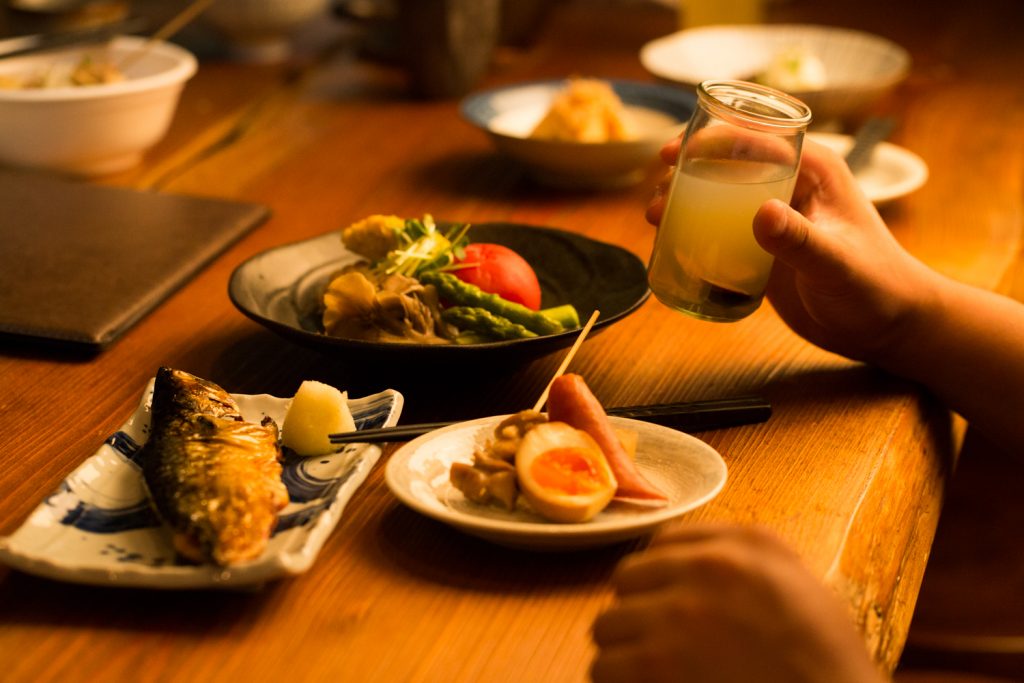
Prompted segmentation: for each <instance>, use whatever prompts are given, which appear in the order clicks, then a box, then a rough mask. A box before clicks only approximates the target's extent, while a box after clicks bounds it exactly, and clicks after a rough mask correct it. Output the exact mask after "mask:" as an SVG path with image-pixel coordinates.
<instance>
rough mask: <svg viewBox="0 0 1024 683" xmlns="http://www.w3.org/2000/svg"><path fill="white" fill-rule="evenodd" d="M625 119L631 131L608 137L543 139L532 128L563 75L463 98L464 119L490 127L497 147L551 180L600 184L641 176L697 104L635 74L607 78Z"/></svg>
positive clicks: (538, 176) (620, 182)
mask: <svg viewBox="0 0 1024 683" xmlns="http://www.w3.org/2000/svg"><path fill="white" fill-rule="evenodd" d="M607 82H608V83H609V85H611V87H612V89H613V90H614V91H615V94H616V95H618V96H619V99H620V100H621V101H622V104H623V107H624V109H625V113H626V115H627V116H628V117H629V118H630V121H631V123H632V126H633V129H634V131H635V132H636V138H635V139H632V140H618V141H611V142H600V143H594V142H572V141H563V140H540V139H535V138H531V137H530V133H531V132H532V131H533V129H534V128H535V127H536V125H537V124H538V123H539V122H540V120H541V119H542V118H543V117H544V115H545V114H546V113H547V111H548V109H549V108H550V107H551V102H552V100H553V99H554V97H555V95H556V94H557V93H558V92H559V91H561V90H562V89H564V88H565V87H566V85H567V83H568V82H567V81H566V80H551V81H534V82H529V83H521V84H518V85H513V86H507V87H504V88H496V89H494V90H488V91H484V92H479V93H475V94H473V95H470V96H468V97H466V98H465V99H464V100H463V101H462V106H461V112H462V116H463V118H465V119H466V120H467V121H468V122H469V123H471V124H473V125H474V126H476V127H477V128H479V129H480V130H482V131H484V132H485V133H487V135H488V136H490V138H491V140H492V141H493V142H494V146H495V147H496V148H497V149H498V151H500V152H502V153H503V154H505V155H507V156H508V157H509V158H511V159H514V160H516V161H517V162H519V163H521V164H523V166H525V167H526V169H527V170H528V171H529V172H530V174H531V175H532V176H533V177H534V178H535V179H536V180H537V181H539V182H541V183H543V184H545V185H552V186H555V187H574V188H602V187H616V186H622V185H629V184H632V183H635V182H637V181H639V180H641V179H642V178H643V176H644V171H645V170H646V169H647V168H648V167H650V166H651V164H653V163H654V162H655V161H656V160H657V158H658V150H659V149H661V146H662V145H664V144H665V142H666V141H668V140H670V139H671V138H673V137H675V136H677V135H679V133H680V132H681V131H682V129H683V126H684V125H685V124H686V122H687V121H688V120H689V119H690V115H691V114H692V113H693V109H694V107H695V106H696V97H695V96H694V95H693V94H692V93H688V92H684V91H682V90H680V89H678V88H674V87H670V86H665V85H658V84H654V83H642V82H636V81H624V80H607Z"/></svg>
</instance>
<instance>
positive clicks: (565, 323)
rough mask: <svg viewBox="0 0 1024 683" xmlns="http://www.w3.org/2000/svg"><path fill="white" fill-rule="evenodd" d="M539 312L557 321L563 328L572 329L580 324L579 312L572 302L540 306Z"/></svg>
mask: <svg viewBox="0 0 1024 683" xmlns="http://www.w3.org/2000/svg"><path fill="white" fill-rule="evenodd" d="M540 312H541V313H542V314H543V315H545V316H547V317H549V318H551V319H552V320H554V321H555V322H557V323H558V324H559V325H561V326H562V327H563V328H564V329H567V330H574V329H576V328H577V327H579V326H580V314H579V313H577V312H576V307H575V306H573V305H572V304H562V305H561V306H554V307H552V308H542V309H541V310H540Z"/></svg>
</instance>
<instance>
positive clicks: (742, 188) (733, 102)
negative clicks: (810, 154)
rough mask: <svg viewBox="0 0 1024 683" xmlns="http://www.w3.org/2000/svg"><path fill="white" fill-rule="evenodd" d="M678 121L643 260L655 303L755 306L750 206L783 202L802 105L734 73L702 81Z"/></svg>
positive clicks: (760, 274) (788, 192) (699, 308)
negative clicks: (682, 130) (677, 144)
mask: <svg viewBox="0 0 1024 683" xmlns="http://www.w3.org/2000/svg"><path fill="white" fill-rule="evenodd" d="M697 94H698V101H697V109H696V111H695V112H694V114H693V117H692V118H691V119H690V122H689V124H688V125H687V129H686V134H685V135H684V137H683V141H682V146H681V148H680V152H679V160H678V163H677V165H676V169H675V172H674V174H673V178H672V184H671V187H670V189H669V193H668V197H667V200H666V204H665V212H664V214H663V217H662V220H661V224H660V225H659V226H658V235H657V238H656V240H655V244H654V251H653V253H652V254H651V262H650V266H649V267H648V283H649V285H650V287H651V291H652V292H654V295H655V296H656V297H657V298H658V299H659V300H660V301H661V302H662V303H664V304H666V305H668V306H670V307H672V308H674V309H676V310H679V311H682V312H683V313H687V314H689V315H692V316H695V317H698V318H702V319H705V320H714V321H734V320H739V319H741V318H744V317H746V316H748V315H750V314H751V313H753V312H754V311H755V310H757V308H758V306H760V305H761V300H762V299H763V297H764V289H765V285H766V283H767V281H768V274H769V272H770V271H771V266H772V257H771V256H770V255H769V254H768V253H767V252H765V251H764V250H763V249H761V247H760V246H759V245H758V244H757V242H756V241H755V239H754V233H753V228H752V223H753V218H754V214H755V213H757V210H758V208H760V206H761V205H762V204H764V202H766V201H767V200H769V199H773V198H775V199H781V200H783V201H789V199H790V198H791V196H792V194H793V185H794V184H795V182H796V172H797V168H798V167H799V163H800V150H801V147H802V144H803V134H804V131H805V130H806V129H807V124H808V123H809V122H810V118H811V112H810V110H809V109H808V108H807V106H806V105H804V104H803V103H802V102H800V101H799V100H796V99H795V98H793V97H790V96H789V95H786V94H785V93H782V92H780V91H777V90H773V89H771V88H767V87H764V86H760V85H756V84H753V83H746V82H743V81H706V82H704V83H702V84H701V85H700V87H699V88H698V91H697Z"/></svg>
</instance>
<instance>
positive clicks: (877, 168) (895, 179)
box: [808, 133, 928, 204]
mask: <svg viewBox="0 0 1024 683" xmlns="http://www.w3.org/2000/svg"><path fill="white" fill-rule="evenodd" d="M808 138H810V139H811V140H813V141H815V142H818V143H820V144H822V145H824V146H826V147H828V148H829V149H831V150H832V151H833V152H835V153H836V154H838V155H840V156H844V155H845V154H846V153H847V152H848V151H849V150H850V147H852V146H853V138H852V137H850V136H849V135H839V134H837V133H808ZM856 177H857V182H859V183H860V186H861V189H862V190H864V194H866V195H867V197H868V199H870V200H871V201H872V202H874V203H875V204H884V203H886V202H891V201H892V200H894V199H899V198H900V197H903V196H905V195H908V194H910V193H911V192H913V191H914V190H916V189H918V188H919V187H921V186H922V185H924V184H925V181H927V180H928V164H926V163H925V162H924V160H923V159H922V158H921V157H919V156H917V155H916V154H914V153H913V152H911V151H910V150H908V149H906V148H904V147H900V146H899V145H894V144H892V143H891V142H880V143H878V146H877V147H875V149H874V151H872V153H871V159H870V161H869V162H868V163H867V165H865V166H864V167H863V168H862V169H860V170H859V171H858V172H857V176H856Z"/></svg>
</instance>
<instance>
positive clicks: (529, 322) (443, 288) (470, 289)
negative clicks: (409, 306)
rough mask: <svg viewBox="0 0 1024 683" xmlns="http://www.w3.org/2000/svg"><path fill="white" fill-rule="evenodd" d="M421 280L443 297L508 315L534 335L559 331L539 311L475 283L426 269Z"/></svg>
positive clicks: (557, 325)
mask: <svg viewBox="0 0 1024 683" xmlns="http://www.w3.org/2000/svg"><path fill="white" fill-rule="evenodd" d="M419 279H420V282H422V283H423V284H426V285H434V286H435V287H437V292H438V294H440V295H441V298H442V299H447V300H448V301H450V302H452V303H454V304H458V305H459V306H471V307H476V308H483V309H485V310H487V311H490V312H491V313H493V314H494V315H498V316H501V317H503V318H508V319H509V320H510V321H511V322H513V323H516V324H517V325H522V326H523V327H525V328H526V329H528V330H530V331H531V332H535V333H536V334H555V333H558V332H562V331H563V329H562V325H561V323H559V322H558V321H557V320H553V319H551V318H549V317H548V316H546V315H544V314H543V313H541V312H539V311H531V310H530V309H529V308H527V307H526V306H523V305H521V304H517V303H513V302H511V301H506V300H505V299H502V298H501V297H500V296H497V295H495V294H489V293H487V292H485V291H483V290H482V289H480V288H479V287H476V286H475V285H471V284H469V283H467V282H463V281H462V280H460V279H459V278H457V277H455V276H454V275H452V274H450V273H442V272H438V271H427V272H424V273H421V274H420V276H419Z"/></svg>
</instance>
